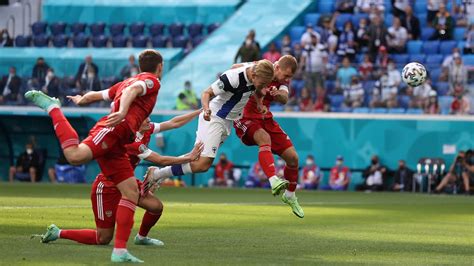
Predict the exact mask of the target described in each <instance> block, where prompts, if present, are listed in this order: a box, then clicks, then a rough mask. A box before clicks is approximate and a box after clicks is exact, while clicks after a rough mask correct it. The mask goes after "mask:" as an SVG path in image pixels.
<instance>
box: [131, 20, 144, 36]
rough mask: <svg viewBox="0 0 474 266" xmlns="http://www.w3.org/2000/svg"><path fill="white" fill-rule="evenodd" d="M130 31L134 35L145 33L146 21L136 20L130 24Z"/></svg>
mask: <svg viewBox="0 0 474 266" xmlns="http://www.w3.org/2000/svg"><path fill="white" fill-rule="evenodd" d="M128 31H129V32H130V35H132V36H138V35H143V33H144V32H145V23H143V22H135V23H132V24H130V26H128Z"/></svg>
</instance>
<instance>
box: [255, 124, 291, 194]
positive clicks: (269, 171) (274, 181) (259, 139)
mask: <svg viewBox="0 0 474 266" xmlns="http://www.w3.org/2000/svg"><path fill="white" fill-rule="evenodd" d="M253 139H254V141H255V143H257V145H258V147H259V150H258V161H259V162H260V166H261V167H262V170H263V172H264V173H265V175H266V176H267V178H268V181H269V182H270V185H271V187H272V194H273V195H274V196H276V195H280V192H281V191H283V190H284V189H286V188H287V187H288V184H289V182H288V181H287V180H284V179H281V178H279V177H278V176H276V170H275V159H274V158H273V153H272V141H271V138H270V135H269V134H268V133H267V132H266V131H265V130H264V129H262V128H260V129H258V130H257V131H255V133H254V134H253Z"/></svg>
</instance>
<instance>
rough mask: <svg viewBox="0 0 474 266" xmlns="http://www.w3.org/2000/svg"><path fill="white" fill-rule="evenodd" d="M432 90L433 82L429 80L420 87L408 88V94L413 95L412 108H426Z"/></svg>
mask: <svg viewBox="0 0 474 266" xmlns="http://www.w3.org/2000/svg"><path fill="white" fill-rule="evenodd" d="M432 90H433V89H432V88H431V80H429V79H428V80H426V81H425V83H423V84H421V85H420V86H418V87H414V88H413V87H410V86H409V87H408V88H407V94H410V95H412V98H411V101H410V107H411V108H424V107H425V105H426V103H427V100H428V98H429V97H430V93H431V91H432Z"/></svg>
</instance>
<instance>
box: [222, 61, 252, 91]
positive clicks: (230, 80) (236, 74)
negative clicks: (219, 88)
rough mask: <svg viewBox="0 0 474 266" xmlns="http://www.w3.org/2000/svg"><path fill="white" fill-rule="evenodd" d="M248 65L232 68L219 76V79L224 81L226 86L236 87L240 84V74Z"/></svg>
mask: <svg viewBox="0 0 474 266" xmlns="http://www.w3.org/2000/svg"><path fill="white" fill-rule="evenodd" d="M247 67H248V66H241V67H238V68H232V69H229V70H227V71H225V72H224V73H222V75H221V76H220V77H219V79H220V80H221V81H222V82H223V84H224V86H229V85H230V86H232V87H234V88H236V87H237V86H238V85H239V80H240V75H241V73H244V71H245V69H247Z"/></svg>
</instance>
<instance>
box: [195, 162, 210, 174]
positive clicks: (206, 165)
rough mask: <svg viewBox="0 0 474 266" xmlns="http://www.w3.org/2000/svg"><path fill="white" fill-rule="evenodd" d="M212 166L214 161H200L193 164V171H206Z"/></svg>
mask: <svg viewBox="0 0 474 266" xmlns="http://www.w3.org/2000/svg"><path fill="white" fill-rule="evenodd" d="M211 166H212V161H207V160H206V161H204V160H203V161H200V162H199V163H197V164H195V165H193V166H192V171H193V173H202V172H206V171H207V170H209V168H211Z"/></svg>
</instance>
